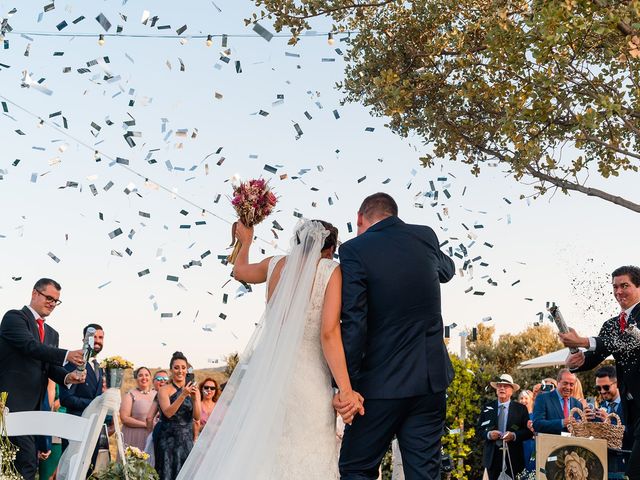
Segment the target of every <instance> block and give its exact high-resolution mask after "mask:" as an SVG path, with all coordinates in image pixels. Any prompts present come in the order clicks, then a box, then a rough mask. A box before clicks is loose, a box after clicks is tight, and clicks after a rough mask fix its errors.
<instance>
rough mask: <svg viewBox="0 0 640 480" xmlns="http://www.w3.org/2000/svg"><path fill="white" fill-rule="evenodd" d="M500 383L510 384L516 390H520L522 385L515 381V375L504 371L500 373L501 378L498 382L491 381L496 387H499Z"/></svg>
mask: <svg viewBox="0 0 640 480" xmlns="http://www.w3.org/2000/svg"><path fill="white" fill-rule="evenodd" d="M500 384H502V385H510V386H511V387H512V388H513V391H514V392H517V391H518V390H520V385H518V384H517V383H513V377H512V376H511V375H509V374H508V373H503V374H502V375H500V378H498V381H497V382H491V386H492V387H493V388H495V389H497V388H498V385H500Z"/></svg>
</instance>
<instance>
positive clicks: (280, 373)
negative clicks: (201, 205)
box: [178, 220, 364, 480]
mask: <svg viewBox="0 0 640 480" xmlns="http://www.w3.org/2000/svg"><path fill="white" fill-rule="evenodd" d="M236 236H237V237H238V239H239V240H240V242H242V248H241V250H240V253H239V255H238V258H237V260H236V265H235V267H234V277H235V278H236V279H237V280H241V281H245V282H247V283H262V282H266V284H267V306H266V309H265V312H264V314H263V316H262V319H261V320H260V323H259V324H258V327H257V328H256V332H255V333H254V335H253V336H252V338H251V340H250V341H249V344H248V346H247V348H246V350H245V352H244V353H243V355H242V356H241V358H240V362H239V363H238V365H237V366H236V369H235V370H234V373H233V375H232V376H231V378H230V379H229V382H228V383H227V386H226V387H225V390H224V392H223V394H222V396H221V397H220V399H219V400H218V403H217V404H216V408H215V409H214V410H213V412H212V414H211V417H210V418H209V420H208V421H207V424H206V426H205V428H204V430H203V431H202V433H201V435H200V437H199V439H198V441H197V442H196V444H195V446H194V448H193V450H192V451H191V454H190V455H189V458H188V459H187V461H186V463H185V464H184V466H183V468H182V470H181V471H180V475H179V476H178V480H181V479H185V480H186V479H189V480H204V479H207V480H208V479H216V480H236V479H237V480H244V479H260V480H268V479H278V480H293V479H296V480H299V479H301V478H304V479H307V480H314V479H317V480H330V479H337V478H339V475H338V451H337V442H336V434H335V420H336V414H335V411H334V410H333V407H332V403H331V400H332V397H333V389H332V386H331V378H332V377H333V378H334V379H335V383H336V385H337V386H338V388H339V392H340V393H339V396H340V401H341V402H348V403H349V404H350V405H351V411H350V412H349V413H348V414H347V415H345V416H346V417H349V416H351V415H352V414H355V413H359V414H361V415H362V414H364V408H363V406H362V402H363V399H362V397H361V396H360V395H359V394H358V393H357V392H355V391H353V390H352V388H351V383H350V381H349V376H348V373H347V366H346V361H345V356H344V350H343V346H342V339H341V334H340V307H341V288H342V276H341V272H340V267H339V265H338V263H337V262H335V261H333V260H332V258H333V254H334V252H335V249H336V246H337V236H338V232H337V229H336V228H335V227H333V226H332V225H331V224H329V223H326V222H322V221H317V220H312V221H310V220H304V221H302V222H300V223H299V224H298V226H297V227H296V233H295V234H294V236H293V238H292V240H291V248H290V251H289V254H288V255H287V256H279V257H271V258H267V259H265V260H263V261H262V262H260V263H256V264H250V263H249V247H250V244H251V241H252V239H253V229H250V228H247V227H245V226H243V225H242V224H240V223H238V228H237V231H236Z"/></svg>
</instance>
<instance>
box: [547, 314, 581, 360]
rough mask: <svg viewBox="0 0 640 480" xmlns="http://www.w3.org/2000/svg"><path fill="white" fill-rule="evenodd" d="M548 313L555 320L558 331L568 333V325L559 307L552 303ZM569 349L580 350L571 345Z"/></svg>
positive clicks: (572, 350)
mask: <svg viewBox="0 0 640 480" xmlns="http://www.w3.org/2000/svg"><path fill="white" fill-rule="evenodd" d="M549 313H550V314H551V318H552V319H553V321H554V322H555V324H556V326H557V327H558V330H559V331H560V333H569V327H567V324H566V322H565V321H564V317H563V316H562V313H560V309H559V308H558V306H557V305H553V306H551V307H549ZM569 351H570V352H571V353H578V352H579V351H580V350H579V349H578V348H576V347H571V348H569Z"/></svg>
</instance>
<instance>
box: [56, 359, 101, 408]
mask: <svg viewBox="0 0 640 480" xmlns="http://www.w3.org/2000/svg"><path fill="white" fill-rule="evenodd" d="M91 363H92V362H91V361H89V362H87V366H86V368H87V379H86V380H85V382H84V383H78V384H76V385H71V388H69V389H64V390H61V391H60V405H62V406H63V407H66V409H67V413H70V414H71V415H77V416H79V417H80V416H82V412H84V409H85V408H87V407H88V406H89V404H90V403H91V402H92V401H93V399H94V398H96V397H98V396H100V395H101V394H102V369H101V368H98V375H97V376H96V372H95V370H94V368H93V365H92V364H91ZM74 369H75V367H74V366H71V365H69V368H68V369H67V370H68V371H69V372H72V371H73V370H74Z"/></svg>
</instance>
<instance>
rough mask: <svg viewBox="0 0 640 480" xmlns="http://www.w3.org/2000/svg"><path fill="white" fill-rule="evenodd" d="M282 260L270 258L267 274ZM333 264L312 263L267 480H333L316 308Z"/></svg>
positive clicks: (332, 440) (327, 380)
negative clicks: (308, 293)
mask: <svg viewBox="0 0 640 480" xmlns="http://www.w3.org/2000/svg"><path fill="white" fill-rule="evenodd" d="M281 258H282V257H274V258H273V259H272V260H271V262H270V264H269V269H268V274H267V282H268V281H269V277H270V276H271V273H272V272H273V268H274V267H275V265H276V264H277V263H278V261H279V260H280V259H281ZM337 266H338V263H337V262H334V261H333V260H329V259H321V260H320V261H319V262H318V268H317V269H316V275H315V279H314V285H313V289H312V291H311V297H310V299H309V305H308V307H307V312H306V314H305V318H304V322H305V325H304V332H303V336H302V341H301V342H300V348H299V349H298V352H297V354H296V360H295V366H296V367H295V370H294V373H293V375H292V378H291V383H290V385H289V388H290V391H289V393H288V395H287V396H286V398H287V401H286V405H285V406H284V408H285V411H286V412H287V414H286V416H285V421H284V426H283V431H282V438H281V440H280V445H279V449H278V462H277V465H276V471H275V472H272V473H271V475H268V476H267V478H269V479H276V478H277V479H280V480H290V479H291V480H293V479H300V478H305V479H307V480H331V479H337V478H338V473H337V471H338V470H337V463H338V453H337V444H336V436H335V422H336V415H335V412H334V410H333V406H332V405H331V399H332V396H333V389H332V387H331V373H330V371H329V367H328V366H327V362H326V360H325V358H324V354H323V352H322V343H321V341H320V329H321V326H322V308H323V305H324V296H325V291H326V288H327V284H328V283H329V278H330V277H331V274H332V273H333V271H334V269H335V268H336V267H337Z"/></svg>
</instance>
